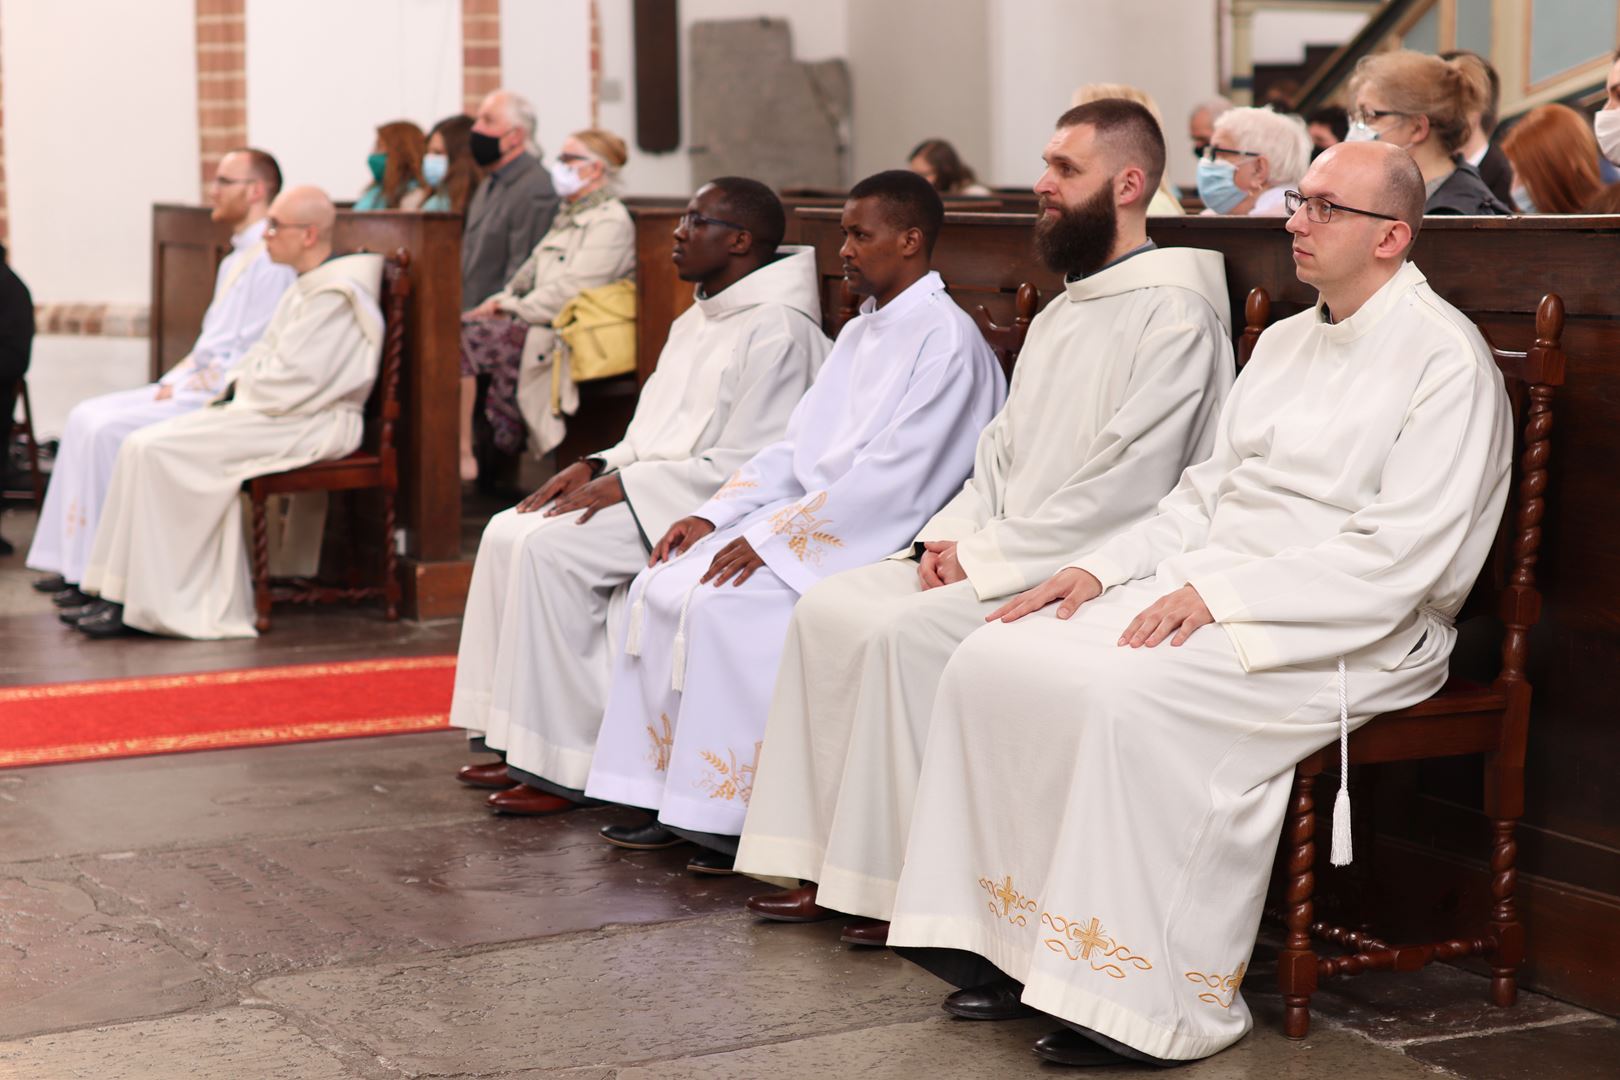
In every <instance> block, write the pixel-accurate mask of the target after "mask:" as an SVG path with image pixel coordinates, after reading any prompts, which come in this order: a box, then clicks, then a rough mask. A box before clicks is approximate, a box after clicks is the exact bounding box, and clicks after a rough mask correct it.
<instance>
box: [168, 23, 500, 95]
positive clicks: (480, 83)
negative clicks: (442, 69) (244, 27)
mask: <svg viewBox="0 0 1620 1080" xmlns="http://www.w3.org/2000/svg"><path fill="white" fill-rule="evenodd" d="M199 2H200V0H199ZM237 2H238V3H240V0H237ZM500 85H501V0H461V95H462V107H463V108H464V109H465V110H466V112H467V115H469V116H471V115H473V114H474V113H476V112H477V111H478V103H479V102H481V101H483V100H484V95H485V94H488V93H489V92H490V91H491V90H495V89H497V88H498V87H499V86H500Z"/></svg>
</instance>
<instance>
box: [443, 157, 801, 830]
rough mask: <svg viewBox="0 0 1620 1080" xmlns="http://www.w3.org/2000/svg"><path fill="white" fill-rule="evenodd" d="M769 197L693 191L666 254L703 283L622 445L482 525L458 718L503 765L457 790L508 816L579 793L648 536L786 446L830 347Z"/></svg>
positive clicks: (461, 658) (715, 187) (464, 776)
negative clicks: (782, 442)
mask: <svg viewBox="0 0 1620 1080" xmlns="http://www.w3.org/2000/svg"><path fill="white" fill-rule="evenodd" d="M786 228H787V215H786V213H785V212H784V210H783V208H782V204H781V201H780V200H778V199H777V197H776V195H775V193H773V192H772V191H771V189H770V188H768V187H766V186H765V185H764V184H762V183H760V182H759V181H757V180H748V179H744V178H741V177H735V176H726V177H721V178H720V179H718V180H714V181H711V182H710V183H708V184H705V185H704V186H703V187H701V188H699V189H698V191H697V194H695V195H694V196H693V197H692V199H691V201H690V202H688V203H687V206H686V213H685V214H683V215H682V216H681V218H680V220H679V222H678V224H677V225H676V227H675V234H674V246H673V255H672V259H673V261H674V263H675V268H676V273H677V274H678V275H679V277H680V278H681V280H682V281H687V282H691V283H692V285H693V287H694V293H695V296H694V299H695V302H694V303H693V305H692V306H691V307H690V308H688V309H687V310H686V311H685V312H683V313H682V314H681V315H680V316H679V317H678V318H677V319H676V320H675V322H674V324H673V325H672V326H671V327H670V330H669V339H668V340H667V341H666V342H665V344H664V348H663V350H662V352H660V353H659V357H658V366H657V368H655V369H654V371H653V373H652V375H651V376H649V377H648V379H647V382H646V384H645V385H644V386H643V387H642V389H641V395H640V397H639V398H638V399H637V402H636V411H635V415H634V416H633V417H632V418H631V420H630V426H629V429H628V430H627V431H626V432H625V435H624V438H623V439H622V440H621V441H620V442H618V443H617V444H616V445H614V446H610V447H608V448H607V449H605V450H603V451H601V452H600V453H598V454H593V455H591V456H590V457H588V458H586V459H585V460H583V461H578V462H575V463H573V464H572V465H569V466H568V467H567V468H565V469H563V470H562V471H561V472H559V473H557V475H556V476H554V477H552V479H550V480H549V481H547V482H546V483H545V485H543V486H542V487H541V488H540V489H539V490H538V491H536V492H534V494H532V495H530V496H529V497H528V498H526V499H524V500H523V501H522V502H520V503H519V504H518V505H517V506H516V507H515V508H514V509H512V510H507V511H505V512H503V513H500V514H497V515H495V517H494V518H492V519H491V520H490V523H489V525H488V526H486V527H485V529H484V536H483V539H482V540H481V541H480V542H479V545H478V557H477V560H476V561H475V562H474V563H473V577H472V585H471V587H470V589H469V591H468V596H467V610H466V613H465V615H464V616H463V618H462V629H461V647H460V651H459V655H458V657H457V660H456V681H455V691H454V694H453V696H452V699H451V706H450V723H451V724H452V725H454V726H456V727H461V728H465V729H467V730H468V731H469V732H471V733H472V734H473V736H474V737H475V739H477V738H481V739H482V742H483V744H484V747H485V748H487V749H491V750H497V751H503V752H504V753H505V762H504V764H503V763H502V762H500V761H496V762H494V763H492V764H489V765H470V766H467V767H466V768H464V769H462V770H461V773H460V779H461V780H462V782H463V783H467V784H469V785H471V786H474V787H494V788H501V789H502V790H500V791H498V792H496V793H495V794H494V795H492V796H491V797H490V800H489V802H490V806H491V808H493V809H495V810H497V811H500V812H503V813H509V814H541V813H555V812H557V811H560V810H567V809H570V808H572V807H573V806H575V805H577V804H578V803H579V802H580V801H582V800H583V799H584V793H583V789H584V787H585V780H586V776H587V774H588V773H589V771H590V765H591V753H592V750H593V748H594V746H595V744H596V732H597V726H598V725H599V724H600V723H601V720H602V710H603V708H604V707H605V706H606V704H607V689H608V674H609V668H610V664H611V662H612V657H613V654H614V651H615V650H616V649H617V647H618V645H619V640H618V637H617V636H616V632H617V634H622V632H623V610H624V606H625V605H624V594H625V586H627V585H628V584H629V582H630V579H631V578H633V577H634V576H635V575H636V572H637V571H638V570H640V569H641V568H643V567H644V566H646V565H647V556H648V554H649V553H650V552H651V549H652V540H653V539H656V538H658V537H661V536H663V535H664V533H665V532H666V531H668V529H669V527H670V526H671V525H673V524H674V523H675V521H676V520H678V519H679V518H681V517H683V516H685V514H686V513H687V512H688V511H689V510H691V509H692V508H693V507H695V506H700V505H702V504H703V503H704V502H705V501H706V500H707V499H708V498H709V497H710V496H711V495H713V494H714V493H715V491H717V490H718V489H719V487H720V485H721V484H722V483H723V482H724V481H725V479H726V478H727V477H728V476H730V475H731V474H732V473H734V472H735V471H736V470H737V469H738V468H739V467H740V466H742V465H743V463H744V462H746V461H747V460H748V459H749V458H750V457H752V456H753V455H754V453H755V452H757V451H758V450H760V449H761V448H763V447H765V446H767V445H769V444H771V443H773V442H775V441H777V440H778V439H780V438H781V437H782V435H783V433H784V432H785V431H786V430H787V423H788V417H789V416H790V415H791V414H792V412H793V408H794V406H795V405H797V404H798V402H799V399H800V398H801V397H802V396H803V395H804V392H805V390H806V389H807V388H808V387H809V386H810V383H811V381H812V380H813V379H814V378H815V375H816V372H817V371H818V370H819V369H820V367H821V363H822V361H823V360H824V359H825V358H826V355H827V350H828V349H829V348H830V347H831V343H830V342H829V341H828V340H827V337H826V335H825V334H823V333H822V332H821V301H820V298H819V294H818V292H817V288H818V285H819V279H818V278H817V275H816V258H815V251H814V250H813V249H811V248H803V247H795V248H781V247H780V245H781V242H782V234H783V232H784V231H785V230H786Z"/></svg>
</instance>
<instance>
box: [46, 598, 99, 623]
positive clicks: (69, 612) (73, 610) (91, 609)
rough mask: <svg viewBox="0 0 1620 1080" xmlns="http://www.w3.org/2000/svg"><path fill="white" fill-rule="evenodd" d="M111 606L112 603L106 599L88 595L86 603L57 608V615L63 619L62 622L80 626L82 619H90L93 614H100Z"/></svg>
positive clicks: (85, 599)
mask: <svg viewBox="0 0 1620 1080" xmlns="http://www.w3.org/2000/svg"><path fill="white" fill-rule="evenodd" d="M111 606H112V605H111V604H109V603H108V602H107V601H105V600H98V599H97V598H96V597H94V596H87V597H85V598H84V603H83V604H80V605H79V606H78V607H67V608H58V609H57V610H56V617H57V618H58V619H61V620H62V622H64V623H66V624H67V625H68V626H78V625H79V622H80V620H83V619H88V618H89V617H90V616H92V615H99V614H101V613H102V612H103V611H105V610H106V609H107V608H109V607H111Z"/></svg>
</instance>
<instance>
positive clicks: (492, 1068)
mask: <svg viewBox="0 0 1620 1080" xmlns="http://www.w3.org/2000/svg"><path fill="white" fill-rule="evenodd" d="M837 934H838V927H837V926H836V924H825V923H824V924H818V925H814V926H805V927H784V926H777V925H761V924H759V923H757V922H755V921H754V920H752V919H750V918H748V917H746V916H721V917H716V918H712V919H699V920H688V921H685V922H680V923H671V924H665V925H662V926H655V927H633V928H620V929H614V930H610V931H607V932H605V933H600V934H584V935H578V936H574V937H568V938H560V939H558V940H555V941H550V942H543V943H540V944H535V945H525V946H519V947H515V948H510V949H501V950H497V951H491V952H483V953H479V954H477V955H473V956H457V957H444V958H439V959H433V960H427V961H419V962H416V963H410V964H402V965H395V966H385V965H377V966H370V967H366V968H359V969H338V970H327V971H319V972H309V973H304V974H300V975H292V976H283V977H280V978H275V979H269V980H266V981H264V982H261V983H259V984H258V986H257V987H256V988H255V992H256V993H258V994H260V995H262V996H263V997H265V998H267V999H268V1000H270V1001H272V1002H274V1003H276V1004H278V1005H281V1006H282V1007H284V1008H286V1009H288V1010H290V1011H293V1012H296V1013H298V1014H300V1015H303V1016H309V1017H320V1018H321V1023H323V1024H326V1025H330V1026H331V1028H332V1029H333V1030H337V1031H341V1032H342V1033H343V1037H344V1038H345V1039H347V1040H351V1041H352V1042H354V1043H356V1044H357V1045H359V1046H361V1047H364V1048H365V1050H366V1051H367V1052H368V1053H371V1054H375V1055H378V1056H380V1057H382V1058H385V1059H387V1060H389V1061H392V1062H394V1063H396V1064H398V1065H399V1066H400V1067H401V1068H403V1069H405V1070H406V1071H407V1072H410V1073H412V1074H416V1073H420V1074H423V1075H426V1076H445V1075H455V1074H460V1073H468V1074H480V1073H486V1072H493V1073H498V1072H501V1071H506V1072H510V1073H517V1074H519V1075H521V1074H522V1070H524V1069H534V1070H542V1069H566V1068H581V1067H612V1066H628V1065H635V1064H641V1063H647V1062H649V1061H653V1060H659V1059H667V1058H679V1057H684V1056H690V1055H695V1054H701V1053H712V1052H717V1051H724V1050H730V1049H735V1048H739V1047H744V1046H749V1045H754V1044H759V1043H774V1042H780V1041H783V1040H791V1039H800V1038H804V1037H806V1036H812V1035H821V1034H829V1033H833V1032H839V1031H847V1030H849V1029H851V1028H855V1027H859V1026H869V1025H882V1024H890V1023H899V1022H907V1021H914V1020H920V1019H924V1018H926V1017H931V1016H933V1015H935V1014H936V1013H937V1012H938V1009H939V1001H940V998H941V997H942V996H943V995H944V993H945V990H946V987H945V984H943V983H941V982H939V981H938V980H936V979H934V978H933V977H932V976H930V975H927V974H925V973H924V972H922V971H921V970H920V969H918V968H916V967H913V966H911V965H909V964H906V963H905V962H904V961H902V960H900V959H899V958H898V957H896V956H894V955H893V954H891V953H887V952H875V951H873V952H866V951H862V952H855V951H852V950H851V949H849V948H848V947H847V946H844V945H840V944H839V943H838V939H837Z"/></svg>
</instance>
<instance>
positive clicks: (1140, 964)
mask: <svg viewBox="0 0 1620 1080" xmlns="http://www.w3.org/2000/svg"><path fill="white" fill-rule="evenodd" d="M1041 922H1042V924H1044V925H1046V926H1050V927H1051V928H1052V929H1053V930H1054V931H1056V932H1057V934H1058V936H1057V937H1055V938H1047V939H1046V941H1045V945H1046V947H1047V948H1048V949H1051V950H1052V951H1053V952H1060V953H1062V954H1063V955H1064V956H1067V957H1068V958H1069V959H1070V960H1084V961H1086V962H1087V963H1088V964H1090V965H1091V970H1092V971H1100V972H1102V973H1103V974H1104V975H1107V976H1108V977H1109V978H1111V979H1123V978H1124V977H1125V976H1126V975H1127V974H1129V973H1128V972H1127V971H1126V970H1125V969H1124V968H1123V967H1121V966H1120V965H1121V964H1128V965H1130V966H1131V967H1133V968H1135V969H1136V970H1137V971H1151V970H1153V965H1152V964H1150V963H1148V961H1147V960H1146V959H1145V958H1143V957H1140V956H1137V955H1136V954H1135V953H1133V952H1131V950H1129V949H1127V948H1126V947H1125V946H1123V945H1121V944H1120V943H1119V942H1117V941H1115V940H1114V939H1113V938H1112V937H1110V936H1108V934H1107V933H1106V932H1105V931H1104V930H1103V928H1102V921H1101V920H1099V919H1097V918H1096V917H1093V918H1092V920H1091V921H1090V922H1089V923H1086V924H1085V925H1083V926H1082V925H1081V924H1080V923H1079V922H1078V921H1071V920H1069V919H1065V918H1064V917H1063V916H1061V915H1053V914H1052V913H1051V912H1049V911H1043V912H1041ZM1070 943H1073V945H1074V948H1070V947H1069V946H1070ZM1092 953H1096V954H1097V955H1096V956H1095V957H1093V956H1092ZM1115 961H1118V963H1116V962H1115Z"/></svg>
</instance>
